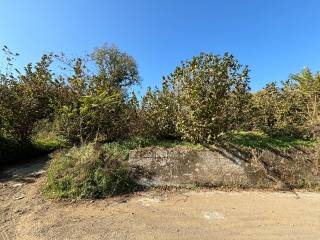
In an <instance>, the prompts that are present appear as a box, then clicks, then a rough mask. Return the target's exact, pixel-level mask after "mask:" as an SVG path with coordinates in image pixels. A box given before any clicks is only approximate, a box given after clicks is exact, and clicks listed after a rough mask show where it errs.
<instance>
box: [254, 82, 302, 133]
mask: <svg viewBox="0 0 320 240" xmlns="http://www.w3.org/2000/svg"><path fill="white" fill-rule="evenodd" d="M253 107H254V111H253V116H252V119H253V121H254V124H253V125H254V127H255V128H256V129H259V130H262V131H264V132H265V133H267V134H269V135H271V136H272V135H278V136H293V137H303V136H305V135H306V134H307V129H306V126H305V121H306V114H307V108H306V98H305V97H304V96H303V94H301V92H300V91H299V90H298V88H297V86H295V85H293V84H292V83H290V82H287V83H285V84H284V85H283V87H281V88H280V87H278V86H277V85H276V84H275V83H271V84H268V85H267V86H266V87H265V88H264V89H262V90H260V91H259V92H257V93H255V94H254V95H253Z"/></svg>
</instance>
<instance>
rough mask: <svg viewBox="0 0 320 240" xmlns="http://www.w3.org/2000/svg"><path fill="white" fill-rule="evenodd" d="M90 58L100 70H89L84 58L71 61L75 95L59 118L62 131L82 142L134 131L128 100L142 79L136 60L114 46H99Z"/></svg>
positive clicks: (70, 90)
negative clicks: (134, 87) (130, 88)
mask: <svg viewBox="0 0 320 240" xmlns="http://www.w3.org/2000/svg"><path fill="white" fill-rule="evenodd" d="M90 59H91V60H93V61H94V62H95V67H96V68H97V71H96V72H94V71H87V66H86V64H85V60H84V59H79V58H78V59H75V60H73V61H71V63H70V65H71V66H72V68H73V72H74V73H73V75H72V76H71V77H70V78H69V79H68V81H67V83H68V84H67V88H68V95H69V96H71V97H70V100H69V102H67V103H66V104H65V105H64V106H63V107H62V108H60V109H59V110H58V111H57V113H58V114H57V117H56V120H57V121H59V122H60V126H61V133H62V134H63V135H64V136H65V137H66V138H68V140H69V141H70V142H74V143H79V142H80V143H81V144H83V143H86V142H89V141H92V140H99V141H113V140H117V139H121V138H124V137H127V136H128V135H130V131H131V130H132V131H134V130H133V126H132V123H131V124H130V120H131V121H134V119H133V115H132V112H131V111H135V110H134V109H131V108H132V107H133V106H130V104H131V103H128V101H127V89H128V88H129V87H130V86H131V85H132V84H135V83H138V82H139V75H138V70H137V66H136V63H135V61H134V59H133V58H132V57H131V56H129V55H128V54H127V53H124V52H121V51H120V50H119V49H118V48H116V47H114V46H113V47H110V48H109V47H102V48H98V49H96V50H95V51H94V52H93V53H92V54H91V58H90ZM135 104H136V103H135ZM129 118H131V119H129ZM128 120H129V121H128Z"/></svg>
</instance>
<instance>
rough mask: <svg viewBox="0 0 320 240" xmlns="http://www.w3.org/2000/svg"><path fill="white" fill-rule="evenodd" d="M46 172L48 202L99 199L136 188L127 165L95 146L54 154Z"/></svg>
mask: <svg viewBox="0 0 320 240" xmlns="http://www.w3.org/2000/svg"><path fill="white" fill-rule="evenodd" d="M47 172H48V175H47V181H46V183H45V184H44V188H43V192H44V194H45V195H46V196H47V197H49V198H58V199H60V198H71V199H79V198H99V197H105V196H110V195H116V194H123V193H129V192H132V191H134V190H135V188H136V187H137V185H136V184H135V183H134V182H133V181H132V180H131V179H130V174H129V172H128V169H127V168H126V167H125V165H124V164H123V163H122V162H121V161H119V160H117V159H113V158H109V157H107V156H105V155H104V154H103V153H102V152H101V151H100V149H97V146H95V144H93V143H90V144H87V145H83V146H81V147H73V148H71V149H69V150H65V151H61V152H59V153H57V154H55V155H54V157H53V159H52V161H51V163H50V166H49V168H48V171H47Z"/></svg>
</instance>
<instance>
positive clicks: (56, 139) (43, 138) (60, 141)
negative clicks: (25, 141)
mask: <svg viewBox="0 0 320 240" xmlns="http://www.w3.org/2000/svg"><path fill="white" fill-rule="evenodd" d="M32 143H33V145H34V146H35V147H36V148H38V149H41V150H43V151H48V152H50V151H52V150H56V149H61V148H65V147H67V146H68V142H67V140H66V139H65V138H63V137H62V136H60V135H57V134H55V133H42V134H37V135H36V136H35V137H34V138H33V140H32Z"/></svg>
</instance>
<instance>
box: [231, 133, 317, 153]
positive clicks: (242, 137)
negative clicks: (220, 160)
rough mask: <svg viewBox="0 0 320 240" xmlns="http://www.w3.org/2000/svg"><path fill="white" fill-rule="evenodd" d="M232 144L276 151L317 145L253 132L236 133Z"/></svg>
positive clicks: (308, 141)
mask: <svg viewBox="0 0 320 240" xmlns="http://www.w3.org/2000/svg"><path fill="white" fill-rule="evenodd" d="M230 141H231V143H234V144H236V145H240V146H244V147H251V148H260V149H275V150H279V151H281V150H289V149H292V148H296V147H313V146H314V145H315V144H316V141H314V140H305V139H296V138H290V137H270V136H268V135H267V134H265V133H262V132H258V131H252V132H244V131H240V132H235V133H233V134H232V135H231V140H230Z"/></svg>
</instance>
